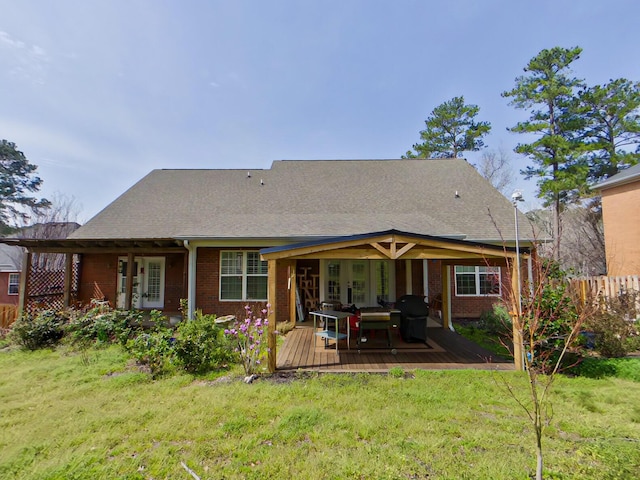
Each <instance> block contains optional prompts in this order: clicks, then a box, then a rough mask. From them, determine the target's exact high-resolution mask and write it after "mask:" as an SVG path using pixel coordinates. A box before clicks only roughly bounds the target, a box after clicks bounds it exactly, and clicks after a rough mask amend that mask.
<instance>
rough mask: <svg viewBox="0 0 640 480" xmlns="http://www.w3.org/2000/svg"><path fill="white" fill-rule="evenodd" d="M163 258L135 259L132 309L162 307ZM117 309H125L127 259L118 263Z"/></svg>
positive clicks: (122, 259)
mask: <svg viewBox="0 0 640 480" xmlns="http://www.w3.org/2000/svg"><path fill="white" fill-rule="evenodd" d="M164 263H165V259H164V257H136V258H135V260H134V265H133V298H132V299H131V307H132V308H163V307H164ZM118 267H119V268H118V299H117V302H116V304H117V307H118V308H125V304H124V299H125V296H126V291H127V258H126V257H121V258H120V259H119V261H118Z"/></svg>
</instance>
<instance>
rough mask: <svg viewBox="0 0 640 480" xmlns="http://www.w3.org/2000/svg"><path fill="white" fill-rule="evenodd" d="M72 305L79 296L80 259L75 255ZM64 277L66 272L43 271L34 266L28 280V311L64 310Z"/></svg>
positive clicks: (72, 277)
mask: <svg viewBox="0 0 640 480" xmlns="http://www.w3.org/2000/svg"><path fill="white" fill-rule="evenodd" d="M71 266H72V272H71V298H70V300H71V303H73V302H75V300H76V298H77V294H78V275H79V270H80V269H79V259H78V257H77V255H74V258H73V262H72V263H71ZM64 276H65V270H64V268H62V269H56V270H49V269H41V268H37V266H32V268H31V272H30V273H29V278H28V287H27V292H28V294H29V297H28V298H27V302H26V310H27V311H28V312H35V311H37V310H48V309H51V310H60V309H62V308H64Z"/></svg>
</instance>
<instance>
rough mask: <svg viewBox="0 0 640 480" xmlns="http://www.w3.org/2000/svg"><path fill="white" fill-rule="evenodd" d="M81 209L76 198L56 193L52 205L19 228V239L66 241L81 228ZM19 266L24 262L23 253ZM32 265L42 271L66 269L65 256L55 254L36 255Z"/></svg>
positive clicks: (26, 220)
mask: <svg viewBox="0 0 640 480" xmlns="http://www.w3.org/2000/svg"><path fill="white" fill-rule="evenodd" d="M79 215H80V207H79V206H78V204H77V203H76V200H75V198H74V197H69V196H67V195H65V194H62V193H55V194H54V195H53V198H52V199H51V205H50V206H49V207H48V208H47V209H46V210H42V211H40V212H36V213H35V214H34V215H32V216H31V217H29V218H28V219H25V220H24V221H23V222H22V225H20V226H19V229H18V232H17V235H16V236H17V237H18V238H34V239H51V240H53V239H64V238H67V237H68V236H69V235H70V234H71V233H72V232H73V231H74V230H76V229H77V228H78V227H80V224H79V223H78V218H79ZM16 255H19V256H20V259H19V261H18V264H20V263H21V262H22V258H21V252H16ZM32 265H33V266H34V267H35V268H38V269H41V270H59V269H62V268H64V255H62V254H55V253H41V254H34V255H33V258H32Z"/></svg>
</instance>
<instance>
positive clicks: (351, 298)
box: [321, 260, 395, 307]
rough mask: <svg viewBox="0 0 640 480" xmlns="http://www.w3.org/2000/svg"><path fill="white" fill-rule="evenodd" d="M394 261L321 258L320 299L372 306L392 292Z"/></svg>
mask: <svg viewBox="0 0 640 480" xmlns="http://www.w3.org/2000/svg"><path fill="white" fill-rule="evenodd" d="M393 267H394V264H393V262H391V261H385V260H325V261H324V262H323V267H322V273H323V277H324V278H323V279H322V287H323V291H322V292H321V296H322V298H321V300H327V301H337V302H340V303H343V304H356V305H357V306H358V307H366V306H375V305H377V304H378V301H380V300H382V301H389V300H391V299H392V298H393V297H394V296H395V281H394V278H395V275H394V274H395V271H394V268H393Z"/></svg>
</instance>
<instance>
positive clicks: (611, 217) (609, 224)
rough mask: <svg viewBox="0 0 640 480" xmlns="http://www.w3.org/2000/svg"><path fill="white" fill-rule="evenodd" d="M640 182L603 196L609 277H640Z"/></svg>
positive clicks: (605, 191)
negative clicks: (639, 275)
mask: <svg viewBox="0 0 640 480" xmlns="http://www.w3.org/2000/svg"><path fill="white" fill-rule="evenodd" d="M638 219H640V182H633V183H629V184H627V185H620V186H618V187H613V188H611V189H607V190H604V191H603V192H602V220H603V224H604V237H605V251H606V257H607V275H609V276H611V277H616V276H626V275H638V274H640V241H638V239H640V221H638Z"/></svg>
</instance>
